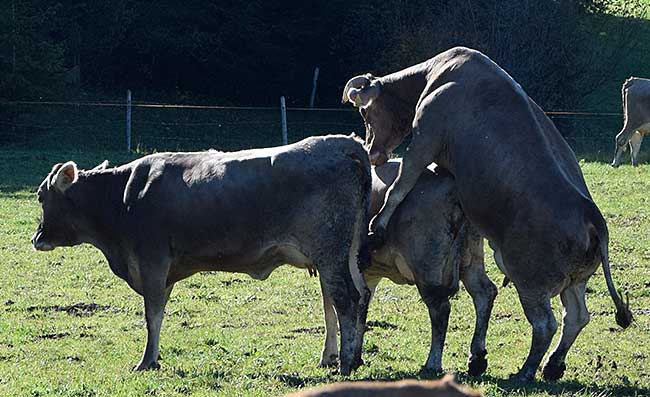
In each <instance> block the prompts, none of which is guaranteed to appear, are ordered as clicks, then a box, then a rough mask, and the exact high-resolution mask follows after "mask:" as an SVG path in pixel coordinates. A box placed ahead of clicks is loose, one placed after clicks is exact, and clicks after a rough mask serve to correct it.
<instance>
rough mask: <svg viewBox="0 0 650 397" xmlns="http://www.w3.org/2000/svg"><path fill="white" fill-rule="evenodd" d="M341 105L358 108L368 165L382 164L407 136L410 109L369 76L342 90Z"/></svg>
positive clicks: (411, 116) (409, 129) (355, 78)
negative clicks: (350, 105) (368, 156)
mask: <svg viewBox="0 0 650 397" xmlns="http://www.w3.org/2000/svg"><path fill="white" fill-rule="evenodd" d="M342 102H343V103H345V102H351V103H352V104H354V106H355V107H357V108H359V112H360V113H361V117H363V121H364V124H365V127H366V149H367V150H368V152H369V155H370V162H371V163H372V164H373V165H382V164H384V163H385V162H386V161H388V156H389V155H390V153H391V152H392V151H393V150H395V148H397V146H399V144H400V143H401V142H402V141H403V140H404V137H405V136H406V135H408V134H409V133H410V131H411V123H412V120H413V109H410V108H409V106H408V105H407V104H406V102H405V101H403V100H401V99H400V98H399V97H398V96H397V95H395V94H394V93H392V92H390V90H388V89H386V88H385V87H384V86H383V85H382V82H381V80H380V79H378V78H376V77H374V76H373V75H371V74H365V75H361V76H356V77H353V78H351V79H350V81H348V82H347V84H346V85H345V88H344V89H343V98H342Z"/></svg>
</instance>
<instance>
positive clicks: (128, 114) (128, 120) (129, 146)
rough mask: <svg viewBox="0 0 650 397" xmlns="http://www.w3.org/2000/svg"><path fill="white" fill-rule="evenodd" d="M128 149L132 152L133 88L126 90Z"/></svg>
mask: <svg viewBox="0 0 650 397" xmlns="http://www.w3.org/2000/svg"><path fill="white" fill-rule="evenodd" d="M126 151H127V152H131V90H126Z"/></svg>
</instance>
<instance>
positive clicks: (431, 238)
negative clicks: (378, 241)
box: [321, 159, 497, 375]
mask: <svg viewBox="0 0 650 397" xmlns="http://www.w3.org/2000/svg"><path fill="white" fill-rule="evenodd" d="M401 164H402V162H401V160H398V159H394V160H391V161H388V162H387V163H385V164H383V165H381V166H377V167H373V169H372V195H371V207H370V213H371V214H372V215H374V214H376V213H377V212H379V209H380V208H381V206H382V204H383V203H384V197H385V196H386V190H388V187H389V186H390V185H392V183H393V181H395V178H397V173H398V172H399V169H400V166H401ZM414 236H415V237H414ZM483 258H484V253H483V238H482V237H481V236H480V235H479V234H478V232H477V231H476V229H475V228H474V227H473V226H472V225H471V224H470V223H469V222H468V221H467V219H466V218H465V215H464V214H463V211H462V209H461V207H460V203H459V201H458V193H457V191H456V184H455V182H454V178H453V177H452V176H451V175H450V174H449V172H447V171H446V170H444V169H441V168H440V167H435V166H433V165H432V166H430V167H429V168H428V169H426V170H425V171H424V172H423V173H422V175H420V178H419V179H418V182H417V184H416V185H415V187H414V188H413V190H411V192H410V193H409V194H408V196H407V197H406V199H405V200H404V201H402V203H401V204H400V206H399V208H398V209H397V211H395V215H394V216H393V218H392V219H391V222H390V224H389V225H388V230H387V235H386V243H385V244H384V245H383V246H382V247H381V248H379V249H378V250H376V251H374V252H373V253H372V255H371V263H372V265H371V266H370V267H369V268H368V269H366V270H364V272H363V276H364V278H365V280H366V283H367V285H368V288H370V290H371V291H374V290H375V288H376V286H377V284H378V283H379V281H380V280H381V279H382V278H388V279H390V280H391V281H393V282H394V283H397V284H412V285H413V284H415V285H416V286H417V289H418V291H419V293H420V296H421V297H422V301H423V302H424V303H425V304H426V306H427V309H428V311H429V318H430V320H431V348H430V350H429V356H428V358H427V361H426V363H425V364H424V367H423V370H424V371H426V372H429V373H441V372H442V370H443V368H442V352H443V347H444V343H445V337H446V333H447V327H448V322H449V313H450V308H451V304H450V302H449V298H450V297H451V296H452V295H453V294H455V293H456V291H458V282H459V280H460V281H462V282H463V285H464V286H465V288H466V289H467V292H469V294H470V295H471V297H472V301H473V303H474V309H475V311H476V323H475V327H474V335H473V336H472V343H471V346H470V355H469V359H468V372H469V374H470V375H480V374H482V373H483V372H484V371H485V369H486V368H487V357H486V356H487V349H486V347H485V337H486V334H487V329H488V323H489V320H490V313H491V312H492V306H493V302H494V298H495V297H496V295H497V288H496V287H495V286H494V284H493V283H492V282H491V281H490V279H489V278H488V277H487V275H486V274H485V265H484V262H483ZM324 292H325V291H323V307H324V311H325V331H326V332H325V347H324V349H323V354H322V355H321V365H323V366H328V365H334V364H335V363H336V358H337V346H336V331H337V328H336V313H335V310H334V309H335V308H334V306H333V305H332V301H331V299H329V297H328V296H327V294H325V293H324Z"/></svg>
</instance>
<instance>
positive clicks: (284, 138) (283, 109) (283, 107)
mask: <svg viewBox="0 0 650 397" xmlns="http://www.w3.org/2000/svg"><path fill="white" fill-rule="evenodd" d="M280 112H281V113H282V144H283V145H286V144H287V104H286V101H285V100H284V97H283V96H281V97H280Z"/></svg>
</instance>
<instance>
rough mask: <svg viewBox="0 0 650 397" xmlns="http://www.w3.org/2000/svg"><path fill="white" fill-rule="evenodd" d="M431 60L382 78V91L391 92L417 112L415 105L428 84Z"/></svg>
mask: <svg viewBox="0 0 650 397" xmlns="http://www.w3.org/2000/svg"><path fill="white" fill-rule="evenodd" d="M429 63H430V62H429V61H427V62H423V63H420V64H417V65H414V66H411V67H409V68H406V69H404V70H400V71H399V72H395V73H392V74H389V75H386V76H384V77H381V78H380V81H381V85H382V88H381V89H382V91H384V92H386V93H388V94H390V95H391V96H393V97H394V98H396V99H397V100H399V101H400V102H402V103H403V104H404V106H405V107H407V108H409V109H411V111H413V112H414V113H415V106H416V105H417V103H418V101H419V100H420V95H421V94H422V91H424V88H425V87H426V85H427V73H428V72H429V69H430V64H429Z"/></svg>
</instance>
